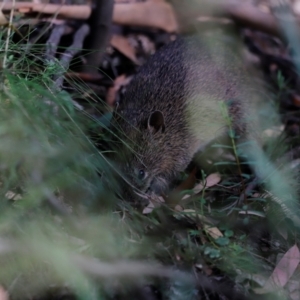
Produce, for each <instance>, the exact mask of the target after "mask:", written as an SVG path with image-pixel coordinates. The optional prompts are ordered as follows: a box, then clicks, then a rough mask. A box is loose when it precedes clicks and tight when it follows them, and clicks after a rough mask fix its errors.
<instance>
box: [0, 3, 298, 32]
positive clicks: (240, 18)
mask: <svg viewBox="0 0 300 300" xmlns="http://www.w3.org/2000/svg"><path fill="white" fill-rule="evenodd" d="M170 2H171V3H172V4H173V6H174V9H175V12H176V15H177V17H178V20H179V24H180V28H178V24H177V21H176V18H175V17H174V14H173V8H172V6H171V5H170V4H168V3H165V2H163V1H161V2H157V3H155V4H153V3H152V2H151V1H149V2H143V3H127V4H122V3H120V4H118V3H116V4H115V5H114V11H113V22H114V23H116V24H119V25H129V26H145V27H154V28H159V29H162V30H165V31H167V32H176V31H178V30H179V31H186V30H187V28H188V27H189V26H190V25H191V24H194V23H195V20H196V18H197V17H200V16H214V17H226V18H229V19H232V20H233V21H235V22H236V23H238V24H240V25H241V26H247V27H250V28H253V29H257V30H260V31H263V32H266V33H269V34H272V35H276V36H281V34H282V33H281V30H280V28H279V26H278V22H277V21H276V18H275V17H274V16H273V15H271V14H269V13H265V12H262V11H261V10H259V9H258V8H257V7H255V6H253V5H251V4H249V3H240V1H236V0H228V1H226V2H224V1H219V0H202V1H200V0H198V1H195V0H189V1H184V2H183V1H181V0H170ZM1 9H2V11H3V12H9V11H10V10H11V9H12V3H10V2H9V3H3V4H2V6H1V5H0V10H1ZM15 11H19V12H22V13H25V14H30V13H43V14H55V13H56V14H57V16H58V17H59V18H71V19H80V20H86V19H88V18H89V17H90V16H91V13H92V8H91V6H89V5H57V4H37V3H32V2H16V4H15ZM297 22H298V24H300V20H299V19H297Z"/></svg>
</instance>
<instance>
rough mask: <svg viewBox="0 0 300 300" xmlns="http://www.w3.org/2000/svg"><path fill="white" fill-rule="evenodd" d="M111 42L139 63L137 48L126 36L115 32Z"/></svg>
mask: <svg viewBox="0 0 300 300" xmlns="http://www.w3.org/2000/svg"><path fill="white" fill-rule="evenodd" d="M110 44H111V45H112V46H113V47H114V48H115V49H117V50H118V51H119V52H121V53H122V54H123V55H124V56H126V57H127V58H129V59H130V60H131V61H133V62H134V63H135V64H137V65H139V61H138V59H137V57H136V55H135V50H134V48H133V47H132V46H131V45H130V43H129V42H128V40H127V38H126V37H124V36H122V35H119V34H114V35H113V36H112V38H111V40H110Z"/></svg>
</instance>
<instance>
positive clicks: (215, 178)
mask: <svg viewBox="0 0 300 300" xmlns="http://www.w3.org/2000/svg"><path fill="white" fill-rule="evenodd" d="M220 181H221V175H220V174H219V173H213V174H210V175H208V176H207V178H206V180H205V184H203V182H201V183H199V184H197V185H196V186H195V187H194V189H193V190H194V193H195V194H198V193H200V192H201V191H202V190H203V188H204V187H212V186H214V185H216V184H218V183H219V182H220Z"/></svg>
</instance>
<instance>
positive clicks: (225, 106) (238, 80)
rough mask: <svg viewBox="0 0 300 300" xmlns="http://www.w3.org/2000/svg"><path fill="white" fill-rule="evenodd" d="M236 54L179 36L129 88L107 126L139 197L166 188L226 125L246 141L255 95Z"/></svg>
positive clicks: (222, 45) (209, 42) (223, 45)
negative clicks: (113, 129)
mask: <svg viewBox="0 0 300 300" xmlns="http://www.w3.org/2000/svg"><path fill="white" fill-rule="evenodd" d="M234 52H235V51H233V50H232V48H231V47H230V46H229V45H227V44H226V43H221V42H212V40H211V39H207V40H205V41H204V40H201V39H199V38H185V39H178V40H176V41H175V42H172V43H170V44H169V45H167V46H165V47H164V48H162V49H161V50H159V51H158V52H157V53H155V54H154V55H153V56H152V57H151V58H150V59H149V60H148V62H147V63H146V64H145V65H144V66H143V67H141V69H140V71H139V72H138V73H137V75H136V76H135V78H134V79H133V80H132V82H131V83H130V84H129V86H128V88H127V91H126V92H125V94H124V97H123V98H122V99H121V101H120V103H119V106H118V108H117V110H116V111H115V113H114V116H113V120H112V125H113V126H115V127H116V128H117V129H118V130H117V131H116V133H117V134H118V135H119V136H120V139H121V140H122V142H121V143H120V145H121V146H120V148H118V149H117V151H118V153H119V154H126V156H125V161H126V163H124V165H123V168H122V169H123V171H124V175H125V176H126V177H127V178H128V180H129V182H130V184H132V186H133V187H134V188H135V190H136V191H137V192H138V193H139V194H143V193H146V194H151V193H152V192H155V193H159V192H161V191H163V190H165V189H166V188H167V187H168V185H169V183H170V181H171V180H172V179H173V178H174V177H175V176H176V175H177V174H178V172H180V171H183V170H184V169H185V168H186V167H187V165H188V164H189V162H190V161H191V160H192V158H193V156H194V154H195V153H196V152H197V151H198V150H200V149H203V148H204V147H205V146H206V145H207V144H208V143H209V142H211V141H212V140H214V139H215V138H217V137H220V136H224V135H227V132H228V125H229V124H232V127H233V129H234V131H235V134H236V135H239V136H241V135H242V136H243V137H246V136H247V130H248V129H247V128H248V127H249V124H250V123H251V124H252V123H253V122H252V121H251V120H250V119H251V118H253V116H254V114H253V113H252V111H253V109H252V108H251V106H252V103H253V104H254V102H255V101H256V100H257V99H256V98H257V94H256V93H253V88H252V83H251V78H249V75H248V74H247V72H246V70H245V69H244V66H243V64H242V62H241V60H240V59H239V57H238V54H237V53H234ZM228 117H230V120H229V118H228Z"/></svg>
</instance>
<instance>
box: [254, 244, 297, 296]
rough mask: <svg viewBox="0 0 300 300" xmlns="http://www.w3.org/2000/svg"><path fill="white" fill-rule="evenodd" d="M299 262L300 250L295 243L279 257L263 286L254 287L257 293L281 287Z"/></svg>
mask: <svg viewBox="0 0 300 300" xmlns="http://www.w3.org/2000/svg"><path fill="white" fill-rule="evenodd" d="M299 262H300V252H299V249H298V247H297V245H294V246H293V247H291V248H290V249H289V250H288V251H287V252H286V253H285V254H284V256H283V257H282V258H281V260H280V261H279V263H278V264H277V266H276V267H275V269H274V271H273V273H272V275H271V276H270V278H269V279H268V280H267V282H266V284H265V285H264V287H263V288H258V289H254V291H255V292H256V293H257V294H265V293H269V292H271V291H273V290H274V289H280V288H283V287H284V286H285V285H286V284H287V282H288V281H289V279H290V278H291V277H292V276H293V274H294V272H295V270H296V269H297V267H298V265H299Z"/></svg>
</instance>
